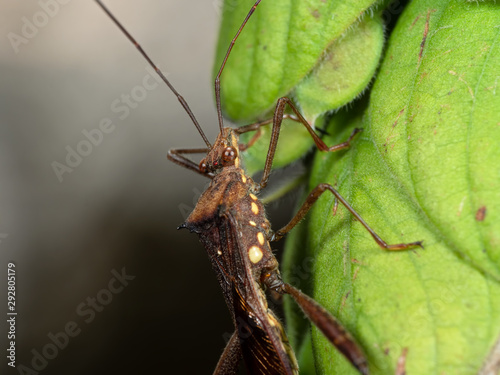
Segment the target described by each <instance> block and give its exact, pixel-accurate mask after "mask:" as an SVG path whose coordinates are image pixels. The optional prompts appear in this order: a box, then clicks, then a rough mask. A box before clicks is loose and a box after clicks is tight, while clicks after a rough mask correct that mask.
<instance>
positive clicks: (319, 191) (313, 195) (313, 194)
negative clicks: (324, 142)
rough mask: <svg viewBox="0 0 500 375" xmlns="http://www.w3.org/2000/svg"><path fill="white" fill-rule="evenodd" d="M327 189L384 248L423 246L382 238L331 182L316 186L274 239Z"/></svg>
mask: <svg viewBox="0 0 500 375" xmlns="http://www.w3.org/2000/svg"><path fill="white" fill-rule="evenodd" d="M325 191H330V192H331V193H332V194H333V195H334V196H335V198H336V199H337V200H338V201H340V203H342V204H343V205H344V207H345V208H347V209H348V210H349V212H350V213H351V214H352V215H353V216H354V217H355V218H356V219H357V220H358V221H359V222H360V223H361V224H362V225H363V226H364V227H365V229H366V230H367V231H368V232H369V233H370V234H371V236H372V237H373V239H374V240H375V242H377V244H378V245H379V246H380V247H381V248H382V249H384V250H404V249H408V248H412V247H416V246H420V247H421V248H423V246H422V241H416V242H411V243H400V244H395V245H389V244H387V243H386V242H385V241H384V240H383V239H382V238H380V237H379V236H378V235H377V233H375V231H374V230H373V229H372V228H370V226H369V225H368V224H367V223H366V222H365V221H364V220H363V218H362V217H361V216H360V215H359V214H358V213H357V212H356V211H355V210H354V208H352V207H351V206H350V205H349V203H347V201H346V200H345V199H344V198H343V197H342V196H341V195H340V193H339V192H338V191H337V190H335V189H334V188H333V187H332V186H331V185H329V184H319V185H318V186H316V187H315V188H314V189H313V191H311V193H310V194H309V195H308V197H307V199H306V201H305V202H304V204H302V207H300V209H299V211H298V212H297V214H296V215H295V216H294V217H293V218H292V220H290V222H289V223H288V224H287V225H285V226H284V227H283V228H281V229H280V230H278V231H276V232H274V234H273V235H272V237H271V240H272V241H276V240H279V239H280V238H282V237H283V236H284V235H285V234H286V233H288V232H289V231H290V230H291V229H292V228H293V227H294V226H296V225H297V224H298V223H299V222H300V220H302V219H303V218H304V216H305V215H306V213H307V212H308V211H309V209H310V208H311V206H312V205H313V204H314V202H316V201H317V200H318V198H319V197H320V196H321V194H323V193H324V192H325Z"/></svg>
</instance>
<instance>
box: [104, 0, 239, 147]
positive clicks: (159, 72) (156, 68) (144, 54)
mask: <svg viewBox="0 0 500 375" xmlns="http://www.w3.org/2000/svg"><path fill="white" fill-rule="evenodd" d="M95 1H96V3H97V4H98V5H99V6H100V7H101V9H102V10H104V12H105V13H106V14H107V15H108V16H109V18H111V20H112V21H113V22H114V23H115V24H116V26H118V28H119V29H120V30H121V31H122V32H123V33H124V34H125V36H126V37H127V38H128V40H130V41H131V42H132V44H133V45H134V46H135V47H136V48H137V49H138V50H139V52H140V53H141V55H142V56H143V57H144V58H145V59H146V61H147V62H148V63H149V65H151V67H152V68H153V69H154V70H155V71H156V73H157V74H158V75H159V76H160V78H161V79H162V80H163V82H165V83H166V84H167V86H168V88H169V89H170V91H172V92H173V93H174V95H175V96H176V97H177V99H178V100H179V102H180V103H181V105H182V107H183V108H184V110H185V111H186V112H187V114H188V115H189V117H190V118H191V121H193V124H194V126H196V129H198V133H200V135H201V137H202V138H203V141H204V142H205V144H206V145H207V146H208V147H211V146H212V145H211V144H210V142H209V141H208V139H207V137H206V135H205V133H203V130H202V129H201V126H200V124H199V123H198V120H196V117H195V115H194V113H193V111H191V108H189V105H188V104H187V102H186V100H184V98H183V97H182V95H181V94H179V93H178V92H177V90H176V89H175V87H174V86H172V84H171V83H170V81H169V80H168V79H167V77H165V75H164V74H163V73H162V71H161V70H160V69H159V68H158V67H157V66H156V65H155V63H154V62H153V61H152V60H151V58H150V57H149V56H148V54H147V53H146V52H145V51H144V49H143V48H142V47H141V45H140V44H139V43H138V42H137V41H136V40H135V39H134V37H133V36H132V35H131V34H130V33H129V32H128V31H127V30H126V29H125V27H123V25H122V24H121V23H120V21H118V20H117V19H116V17H115V16H114V15H113V13H111V11H110V10H109V9H108V8H107V7H106V6H105V5H104V4H103V3H102V1H101V0H95ZM240 31H241V30H240ZM225 60H227V56H226V59H225ZM225 60H224V63H225ZM219 102H220V100H219ZM219 121H220V120H219Z"/></svg>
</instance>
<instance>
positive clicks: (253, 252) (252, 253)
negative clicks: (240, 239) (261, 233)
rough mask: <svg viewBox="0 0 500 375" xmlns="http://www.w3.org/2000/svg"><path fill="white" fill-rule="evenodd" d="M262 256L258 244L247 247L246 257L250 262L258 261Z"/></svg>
mask: <svg viewBox="0 0 500 375" xmlns="http://www.w3.org/2000/svg"><path fill="white" fill-rule="evenodd" d="M263 256H264V254H263V253H262V250H261V249H260V247H258V246H252V247H251V248H250V249H248V258H249V259H250V262H252V263H254V264H256V263H259V262H260V260H261V259H262V257H263Z"/></svg>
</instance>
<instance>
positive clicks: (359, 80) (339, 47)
mask: <svg viewBox="0 0 500 375" xmlns="http://www.w3.org/2000/svg"><path fill="white" fill-rule="evenodd" d="M383 45H384V30H383V26H382V20H381V18H380V17H379V16H378V15H376V16H375V17H365V18H363V20H362V21H360V22H358V23H356V24H354V25H352V28H351V29H350V30H348V31H347V32H346V34H345V35H344V36H343V37H342V38H339V39H337V40H336V41H335V42H334V43H333V44H332V45H331V46H330V47H328V49H327V50H326V51H325V54H324V56H323V57H322V59H321V61H320V62H318V64H317V65H316V67H315V68H314V70H313V71H312V72H311V73H310V74H309V75H308V76H307V77H305V78H304V79H303V80H302V81H301V82H300V83H299V84H298V86H297V87H296V88H295V93H294V95H293V97H295V98H296V101H297V103H299V104H300V108H301V110H302V114H303V115H304V117H305V118H306V119H308V120H309V121H314V120H315V119H316V117H317V116H319V115H321V114H323V113H325V112H328V111H331V110H332V109H335V108H339V107H341V106H343V105H345V104H347V103H349V102H350V101H352V100H353V99H354V98H355V97H356V96H358V95H360V93H361V92H362V91H363V90H364V89H365V88H366V86H367V85H368V83H369V82H370V80H371V79H372V77H373V74H374V73H375V69H376V68H377V66H378V63H379V60H380V56H381V54H382V47H383Z"/></svg>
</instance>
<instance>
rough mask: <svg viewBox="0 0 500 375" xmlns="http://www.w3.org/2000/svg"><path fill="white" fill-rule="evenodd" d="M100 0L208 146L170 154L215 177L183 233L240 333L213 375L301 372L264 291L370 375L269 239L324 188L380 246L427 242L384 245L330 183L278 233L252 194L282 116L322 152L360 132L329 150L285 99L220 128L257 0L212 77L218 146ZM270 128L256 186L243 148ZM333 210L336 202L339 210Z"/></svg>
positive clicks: (404, 246)
mask: <svg viewBox="0 0 500 375" xmlns="http://www.w3.org/2000/svg"><path fill="white" fill-rule="evenodd" d="M96 2H97V3H98V4H99V6H101V8H102V9H103V10H104V11H105V12H106V13H107V14H108V15H109V17H110V18H111V19H112V20H113V21H114V22H115V23H116V25H117V26H118V27H119V28H120V29H121V30H122V32H123V33H124V34H125V35H126V36H127V38H128V39H129V40H130V41H131V42H132V43H133V44H134V45H135V46H136V47H137V49H138V50H139V52H140V53H141V54H142V55H143V56H144V58H145V59H146V60H147V61H148V62H149V63H150V65H151V66H152V67H153V68H154V69H155V70H156V72H157V73H158V75H159V76H160V77H161V78H162V79H163V81H164V82H165V83H166V84H167V85H168V87H169V88H170V90H171V91H172V92H173V93H174V95H176V97H177V99H178V100H179V102H180V104H181V105H182V106H183V108H184V109H185V111H186V112H187V114H188V115H189V117H190V118H191V120H192V121H193V124H194V125H195V127H196V128H197V130H198V132H199V133H200V135H201V137H202V138H203V140H204V142H205V144H206V146H207V147H206V148H196V149H173V150H170V151H169V153H168V158H169V159H170V160H171V161H173V162H174V163H177V164H179V165H180V166H182V167H185V168H187V169H190V170H192V171H194V172H196V173H199V174H201V175H203V176H205V177H208V178H211V179H212V181H211V183H210V186H209V187H208V188H207V190H206V191H205V192H204V193H203V194H202V196H201V197H200V199H199V200H198V203H197V205H196V207H195V209H194V210H193V212H192V213H191V215H190V216H189V217H188V218H187V220H186V222H185V223H184V224H182V225H181V226H180V227H179V228H187V229H189V230H190V231H191V232H195V233H197V234H198V236H199V238H200V240H201V242H202V243H203V245H204V247H205V249H206V250H207V253H208V256H209V258H210V261H211V263H212V267H213V269H214V271H215V273H216V275H217V279H218V281H219V284H220V286H221V288H222V292H223V294H224V298H225V300H226V304H227V306H228V308H229V310H230V312H231V314H232V318H233V323H234V326H235V332H234V333H233V335H232V336H231V338H230V339H229V342H228V344H227V346H226V349H225V350H224V353H223V354H222V356H221V358H220V360H219V362H218V364H217V367H216V369H215V372H214V375H232V374H236V372H237V371H238V367H239V363H240V361H241V359H242V358H243V359H244V362H245V365H246V367H247V369H248V371H249V373H250V374H262V375H264V374H266V375H277V374H283V375H295V374H298V366H297V361H296V359H295V355H294V354H293V351H292V349H291V347H290V344H289V342H288V338H287V337H286V334H285V332H284V329H283V327H282V325H281V323H280V322H279V321H278V319H277V318H276V316H275V315H274V313H273V312H272V311H271V310H270V309H269V308H268V304H267V299H266V294H265V292H266V290H271V291H274V292H276V293H278V294H289V295H291V296H292V297H293V298H294V300H295V301H296V302H297V304H298V305H299V306H300V307H301V309H302V311H303V312H304V313H305V315H306V316H307V317H308V318H309V319H310V320H311V321H312V322H313V323H314V324H315V325H316V326H317V327H318V328H319V329H320V330H321V332H322V333H323V334H324V335H325V337H326V338H327V339H328V340H329V341H330V342H331V343H332V344H333V345H335V346H336V347H337V349H338V350H339V351H340V352H341V353H342V354H344V356H345V357H346V358H347V359H348V360H349V361H350V362H351V363H352V365H353V366H354V367H355V368H356V369H357V370H358V371H359V372H360V373H361V374H363V375H365V374H368V373H369V371H368V365H367V361H366V358H365V356H364V354H363V352H362V351H361V349H360V348H359V346H358V345H357V344H356V342H355V340H354V339H353V338H352V337H351V335H350V334H349V333H348V332H346V331H345V329H344V328H343V327H342V325H340V323H339V322H338V321H337V320H336V319H335V318H334V317H333V316H332V315H331V314H330V313H329V312H328V311H327V310H325V309H324V308H323V307H322V306H320V305H319V304H318V303H317V302H315V301H314V300H313V299H312V298H311V297H309V296H307V295H305V294H303V293H302V292H300V291H299V290H298V289H296V288H294V287H293V286H291V285H289V284H287V283H284V282H283V281H282V280H281V276H280V273H279V270H278V262H277V260H276V258H275V257H274V255H273V253H272V251H271V247H270V245H269V242H270V241H276V240H279V239H280V238H282V237H283V236H284V235H286V233H288V232H289V231H290V230H291V229H292V228H293V227H294V226H295V225H297V223H299V221H300V220H301V219H302V218H303V217H304V216H305V215H306V213H307V212H308V211H309V209H310V208H311V206H312V205H313V204H314V203H315V202H316V200H317V199H318V198H319V197H320V196H321V194H323V193H324V192H326V191H329V192H330V193H332V194H333V195H334V196H335V199H336V203H338V202H340V203H341V204H342V205H343V206H344V207H345V208H346V209H347V210H348V211H349V212H350V213H351V214H352V215H353V216H354V217H355V218H356V219H357V221H358V222H359V223H360V224H361V225H363V226H364V227H365V229H366V230H367V231H368V232H369V233H370V235H371V236H372V237H373V239H374V240H375V241H376V242H377V244H378V245H379V246H380V247H381V248H382V249H384V250H403V249H408V248H411V247H415V246H420V247H422V242H421V241H417V242H412V243H400V244H394V245H389V244H387V243H386V242H385V241H383V240H382V239H381V238H380V237H379V236H378V235H377V234H376V233H375V231H373V229H371V228H370V226H369V225H368V224H367V223H366V222H365V221H364V220H363V219H362V217H361V216H360V215H359V214H358V213H357V212H356V211H355V210H354V209H353V208H352V207H351V206H350V205H349V203H348V202H347V201H346V200H345V199H344V198H343V197H342V196H341V195H340V193H339V192H338V191H337V190H335V189H334V188H333V187H332V186H331V185H329V184H319V185H318V186H317V187H316V188H314V189H313V190H312V191H311V193H310V194H309V195H308V197H307V199H306V200H305V202H304V203H303V205H302V207H301V208H300V209H299V211H298V212H297V214H296V215H295V216H294V217H293V218H292V220H291V221H290V222H289V223H288V224H287V225H286V226H285V227H283V228H281V229H279V230H277V231H275V232H273V231H272V230H271V227H270V224H269V221H268V220H267V219H266V216H265V212H264V206H263V205H262V203H261V202H260V201H259V200H258V198H257V196H256V195H255V194H257V193H258V192H259V191H260V190H261V189H262V188H264V187H265V186H266V185H267V181H268V179H269V175H270V173H271V167H272V162H273V159H274V153H275V151H276V146H277V143H278V137H279V132H280V127H281V123H282V121H283V119H284V118H290V119H292V120H294V121H296V122H298V123H300V124H302V125H303V126H305V127H306V129H307V130H308V132H309V134H310V135H311V137H312V138H313V140H314V142H315V144H316V146H317V147H318V149H319V150H322V151H327V152H333V151H338V150H342V149H346V148H348V147H349V146H350V142H351V141H352V139H353V138H354V137H355V135H356V134H357V133H358V132H360V131H361V130H360V129H355V130H354V131H353V133H352V134H351V136H350V137H349V139H348V140H347V141H346V142H343V143H340V144H338V145H333V146H327V145H326V144H325V143H324V142H323V141H322V140H321V138H320V137H319V136H318V135H317V134H316V133H315V131H314V129H313V128H312V127H311V125H310V124H309V123H308V122H307V121H306V120H305V119H304V117H303V116H302V115H301V114H300V112H299V111H298V109H297V108H296V107H295V106H294V104H293V103H292V102H291V100H290V99H288V98H286V97H283V98H280V99H279V100H278V102H277V105H276V109H275V111H274V116H273V119H272V120H267V121H262V122H258V123H255V124H250V125H246V126H243V127H241V128H238V129H232V128H225V127H223V121H222V110H221V103H220V76H221V74H222V71H223V69H224V65H225V63H226V61H227V59H228V57H229V54H230V52H231V49H232V47H233V45H234V43H235V41H236V39H237V38H238V35H239V34H240V33H241V31H242V30H243V27H244V26H245V24H246V22H247V21H248V19H249V18H250V16H251V15H252V14H253V12H254V11H255V9H256V8H257V6H258V5H259V3H260V2H261V0H257V1H255V4H254V5H253V7H252V8H251V9H250V11H249V12H248V14H247V16H246V18H245V20H244V21H243V23H242V24H241V26H240V28H239V30H238V32H237V33H236V35H235V37H234V38H233V40H232V41H231V44H230V46H229V48H228V51H227V53H226V56H225V58H224V61H223V63H222V65H221V68H220V70H219V73H218V74H217V78H216V80H215V97H216V103H217V113H218V118H219V127H220V133H219V135H218V137H217V139H216V141H215V143H214V144H213V145H211V144H210V142H209V141H208V139H207V137H206V136H205V134H204V133H203V130H202V129H201V127H200V125H199V123H198V121H197V120H196V118H195V116H194V114H193V112H192V111H191V109H190V108H189V105H188V104H187V102H186V101H185V100H184V98H183V97H182V96H181V95H180V94H179V93H178V92H177V91H176V90H175V88H174V87H173V86H172V84H171V83H170V82H169V81H168V80H167V78H166V77H165V75H164V74H163V73H162V72H161V71H160V70H159V69H158V68H157V67H156V65H155V64H154V63H153V62H152V61H151V59H150V58H149V57H148V55H147V54H146V53H145V52H144V50H143V49H142V47H141V46H140V45H139V44H138V43H137V41H136V40H135V39H134V38H133V37H132V36H131V35H130V34H129V33H128V32H127V30H125V28H124V27H123V26H122V25H121V24H120V22H119V21H118V20H117V19H116V18H115V17H114V16H113V14H112V13H111V12H110V11H109V10H108V9H107V8H106V7H105V6H104V4H103V3H102V2H101V1H100V0H96ZM286 106H288V107H289V108H290V109H291V110H292V112H293V114H292V115H290V114H286V113H285V108H286ZM269 124H272V130H271V141H270V144H269V149H268V152H267V157H266V162H265V165H264V172H263V175H262V179H261V181H260V183H255V182H254V181H253V180H252V179H251V178H250V177H249V176H247V175H246V174H245V171H244V170H243V169H242V168H241V159H240V155H239V150H244V149H246V148H248V147H251V145H252V144H253V143H254V142H255V140H256V139H257V138H258V137H259V135H260V127H262V126H266V125H269ZM250 131H256V132H257V133H256V135H255V136H254V138H252V140H251V141H250V142H249V143H248V144H246V145H239V144H238V140H239V135H240V134H243V133H246V132H250ZM197 153H206V156H205V158H204V159H203V160H202V161H201V163H200V164H199V165H197V164H195V163H194V162H193V161H192V160H190V159H189V158H187V157H185V156H184V155H186V154H197ZM336 207H337V205H335V209H334V211H335V210H336Z"/></svg>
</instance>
